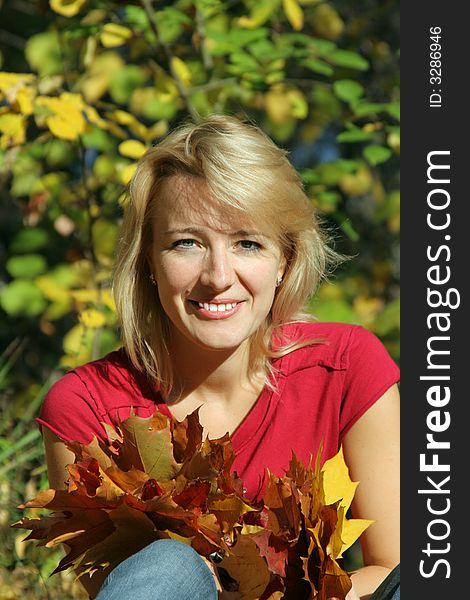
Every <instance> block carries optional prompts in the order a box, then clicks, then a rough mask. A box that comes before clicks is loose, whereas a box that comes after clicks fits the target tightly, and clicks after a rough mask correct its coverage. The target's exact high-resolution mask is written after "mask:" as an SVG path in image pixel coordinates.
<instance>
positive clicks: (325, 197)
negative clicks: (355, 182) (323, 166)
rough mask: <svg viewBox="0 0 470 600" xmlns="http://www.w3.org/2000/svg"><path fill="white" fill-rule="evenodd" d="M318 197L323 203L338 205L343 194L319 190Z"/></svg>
mask: <svg viewBox="0 0 470 600" xmlns="http://www.w3.org/2000/svg"><path fill="white" fill-rule="evenodd" d="M317 198H318V201H319V202H320V203H321V204H327V205H329V206H336V205H337V204H338V203H339V202H341V194H338V193H337V192H331V191H328V192H319V193H318V194H317Z"/></svg>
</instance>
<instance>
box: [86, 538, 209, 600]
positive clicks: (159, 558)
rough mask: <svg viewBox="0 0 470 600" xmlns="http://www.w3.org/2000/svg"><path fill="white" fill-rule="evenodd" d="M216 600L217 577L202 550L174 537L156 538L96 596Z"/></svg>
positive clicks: (112, 599)
mask: <svg viewBox="0 0 470 600" xmlns="http://www.w3.org/2000/svg"><path fill="white" fill-rule="evenodd" d="M123 598H132V600H171V599H172V598H175V599H177V600H216V599H217V588H216V585H215V581H214V577H213V575H212V573H211V572H210V570H209V568H208V566H207V565H206V564H205V563H204V561H203V560H202V558H201V557H200V556H199V554H198V553H197V552H196V551H195V550H193V549H192V548H191V547H190V546H187V545H186V544H183V543H182V542H177V541H174V540H157V541H156V542H153V543H152V544H150V545H149V546H146V547H145V548H143V549H142V550H140V551H139V552H136V553H135V554H133V555H132V556H130V557H129V558H127V559H126V560H124V561H123V562H122V563H120V564H119V565H118V566H117V567H116V568H115V569H113V570H112V571H111V573H110V574H109V575H108V576H107V577H106V579H105V580H104V583H103V585H102V586H101V589H100V591H99V593H98V595H97V596H96V600H119V599H123Z"/></svg>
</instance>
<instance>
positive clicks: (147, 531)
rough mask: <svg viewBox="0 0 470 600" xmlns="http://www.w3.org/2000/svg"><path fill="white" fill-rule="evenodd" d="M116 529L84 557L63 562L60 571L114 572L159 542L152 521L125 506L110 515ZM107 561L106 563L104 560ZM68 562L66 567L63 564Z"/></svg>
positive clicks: (122, 505) (139, 512)
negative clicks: (140, 551) (118, 566)
mask: <svg viewBox="0 0 470 600" xmlns="http://www.w3.org/2000/svg"><path fill="white" fill-rule="evenodd" d="M109 518H110V520H111V521H112V525H113V527H114V530H113V532H112V533H111V534H110V535H108V536H107V537H106V538H104V539H103V540H102V541H100V542H98V543H97V544H94V545H91V546H90V547H89V548H88V549H87V550H86V551H85V552H84V553H83V554H82V555H81V556H78V557H76V558H75V559H74V560H72V561H70V560H66V559H67V557H65V559H63V560H62V561H61V563H60V565H59V566H60V567H62V568H66V567H67V566H72V567H74V568H77V567H80V570H81V571H82V573H81V575H80V576H82V575H84V574H85V573H87V572H90V571H93V570H95V569H96V568H97V567H101V568H104V567H105V566H110V567H111V568H114V567H115V566H117V565H118V564H119V563H120V562H122V561H123V560H125V559H126V558H127V557H129V556H131V555H132V554H135V553H136V552H138V551H139V550H141V549H142V548H145V546H147V545H148V544H150V543H151V542H153V541H155V540H156V539H159V538H160V537H162V536H159V534H158V532H157V531H156V530H155V526H154V525H153V523H152V521H151V520H150V519H149V518H148V517H147V516H146V515H145V514H144V513H143V512H141V511H138V510H135V509H133V508H131V507H130V506H128V505H127V504H125V503H123V504H121V505H120V506H119V507H118V508H116V509H114V510H112V511H111V512H110V513H109ZM103 559H105V560H103ZM64 560H66V563H67V564H62V563H63V562H64Z"/></svg>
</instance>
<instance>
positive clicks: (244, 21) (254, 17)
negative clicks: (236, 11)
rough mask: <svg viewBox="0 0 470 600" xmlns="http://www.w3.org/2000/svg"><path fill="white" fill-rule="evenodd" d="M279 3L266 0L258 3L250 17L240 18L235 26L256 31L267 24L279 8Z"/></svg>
mask: <svg viewBox="0 0 470 600" xmlns="http://www.w3.org/2000/svg"><path fill="white" fill-rule="evenodd" d="M277 4H278V2H276V1H274V0H265V1H264V2H258V3H257V5H256V6H255V7H254V8H253V9H252V11H251V14H250V16H249V17H240V18H239V19H237V20H236V22H235V24H236V25H237V27H243V28H244V29H254V28H255V27H259V26H260V25H263V23H266V21H267V20H268V19H269V18H270V17H271V15H272V14H273V12H274V10H275V9H276V8H277Z"/></svg>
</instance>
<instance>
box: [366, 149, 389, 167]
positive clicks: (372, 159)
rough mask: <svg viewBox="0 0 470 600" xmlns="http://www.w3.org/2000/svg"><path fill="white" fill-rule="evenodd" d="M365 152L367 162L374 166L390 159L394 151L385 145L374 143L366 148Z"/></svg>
mask: <svg viewBox="0 0 470 600" xmlns="http://www.w3.org/2000/svg"><path fill="white" fill-rule="evenodd" d="M363 154H364V157H365V159H366V160H367V162H368V163H369V164H371V165H372V166H375V165H379V164H380V163H383V162H385V161H386V160H388V159H389V158H390V156H391V155H392V151H391V150H390V148H386V147H385V146H379V145H378V144H372V145H370V146H367V147H366V148H364V151H363Z"/></svg>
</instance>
